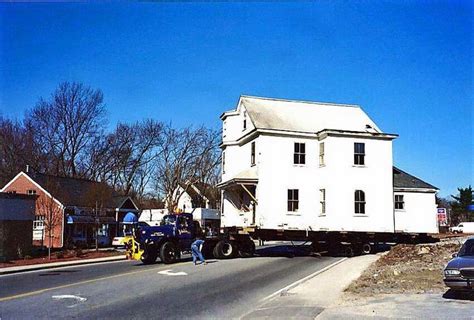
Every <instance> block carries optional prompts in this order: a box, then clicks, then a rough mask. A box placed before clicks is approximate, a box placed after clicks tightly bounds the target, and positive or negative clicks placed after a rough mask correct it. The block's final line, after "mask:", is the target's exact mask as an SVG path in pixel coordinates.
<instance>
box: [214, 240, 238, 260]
mask: <svg viewBox="0 0 474 320" xmlns="http://www.w3.org/2000/svg"><path fill="white" fill-rule="evenodd" d="M234 255H235V250H234V246H233V245H232V242H230V241H227V240H221V241H219V242H218V243H217V244H216V247H215V248H214V256H215V257H216V258H217V259H230V258H232V257H233V256H234Z"/></svg>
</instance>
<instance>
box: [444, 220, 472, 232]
mask: <svg viewBox="0 0 474 320" xmlns="http://www.w3.org/2000/svg"><path fill="white" fill-rule="evenodd" d="M449 231H451V232H452V233H474V222H461V223H460V224H458V225H457V226H456V227H452V228H449Z"/></svg>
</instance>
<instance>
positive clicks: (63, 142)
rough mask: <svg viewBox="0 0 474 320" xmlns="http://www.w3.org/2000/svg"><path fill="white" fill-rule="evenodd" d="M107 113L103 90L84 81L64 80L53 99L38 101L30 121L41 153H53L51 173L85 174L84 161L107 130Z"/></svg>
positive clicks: (50, 154) (50, 155)
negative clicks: (93, 144)
mask: <svg viewBox="0 0 474 320" xmlns="http://www.w3.org/2000/svg"><path fill="white" fill-rule="evenodd" d="M104 116H105V107H104V104H103V94H102V92H101V91H100V90H93V89H91V88H90V87H88V86H85V85H83V84H81V83H75V82H72V83H70V82H63V83H61V84H60V85H59V86H58V88H57V89H56V90H55V91H54V93H53V94H52V95H51V97H50V98H49V99H47V100H46V99H43V98H41V99H40V100H39V101H38V103H37V104H36V106H35V107H34V108H33V109H32V110H31V111H30V114H29V116H28V118H27V121H28V124H29V125H31V127H32V128H34V130H35V133H36V134H35V141H36V142H37V143H38V145H39V147H40V150H41V152H42V153H44V154H48V155H49V159H50V162H49V168H48V171H49V172H50V173H53V174H59V175H64V176H71V177H78V176H79V177H80V176H83V173H84V170H83V169H84V168H82V167H81V163H82V162H83V160H84V159H85V158H86V156H87V153H86V150H87V149H88V146H90V145H91V143H94V142H95V140H96V138H97V137H98V136H100V135H101V134H102V133H103V129H102V128H103V127H104V126H105V117H104Z"/></svg>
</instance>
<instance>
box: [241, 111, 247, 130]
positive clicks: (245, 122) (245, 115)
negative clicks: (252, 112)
mask: <svg viewBox="0 0 474 320" xmlns="http://www.w3.org/2000/svg"><path fill="white" fill-rule="evenodd" d="M245 129H247V112H244V128H243V129H242V130H245Z"/></svg>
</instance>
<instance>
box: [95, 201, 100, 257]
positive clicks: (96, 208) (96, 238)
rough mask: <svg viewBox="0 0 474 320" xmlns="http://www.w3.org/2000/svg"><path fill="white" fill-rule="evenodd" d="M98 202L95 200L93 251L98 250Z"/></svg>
mask: <svg viewBox="0 0 474 320" xmlns="http://www.w3.org/2000/svg"><path fill="white" fill-rule="evenodd" d="M97 211H98V204H97V201H96V202H95V251H96V252H97V251H99V216H98V212H97Z"/></svg>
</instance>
